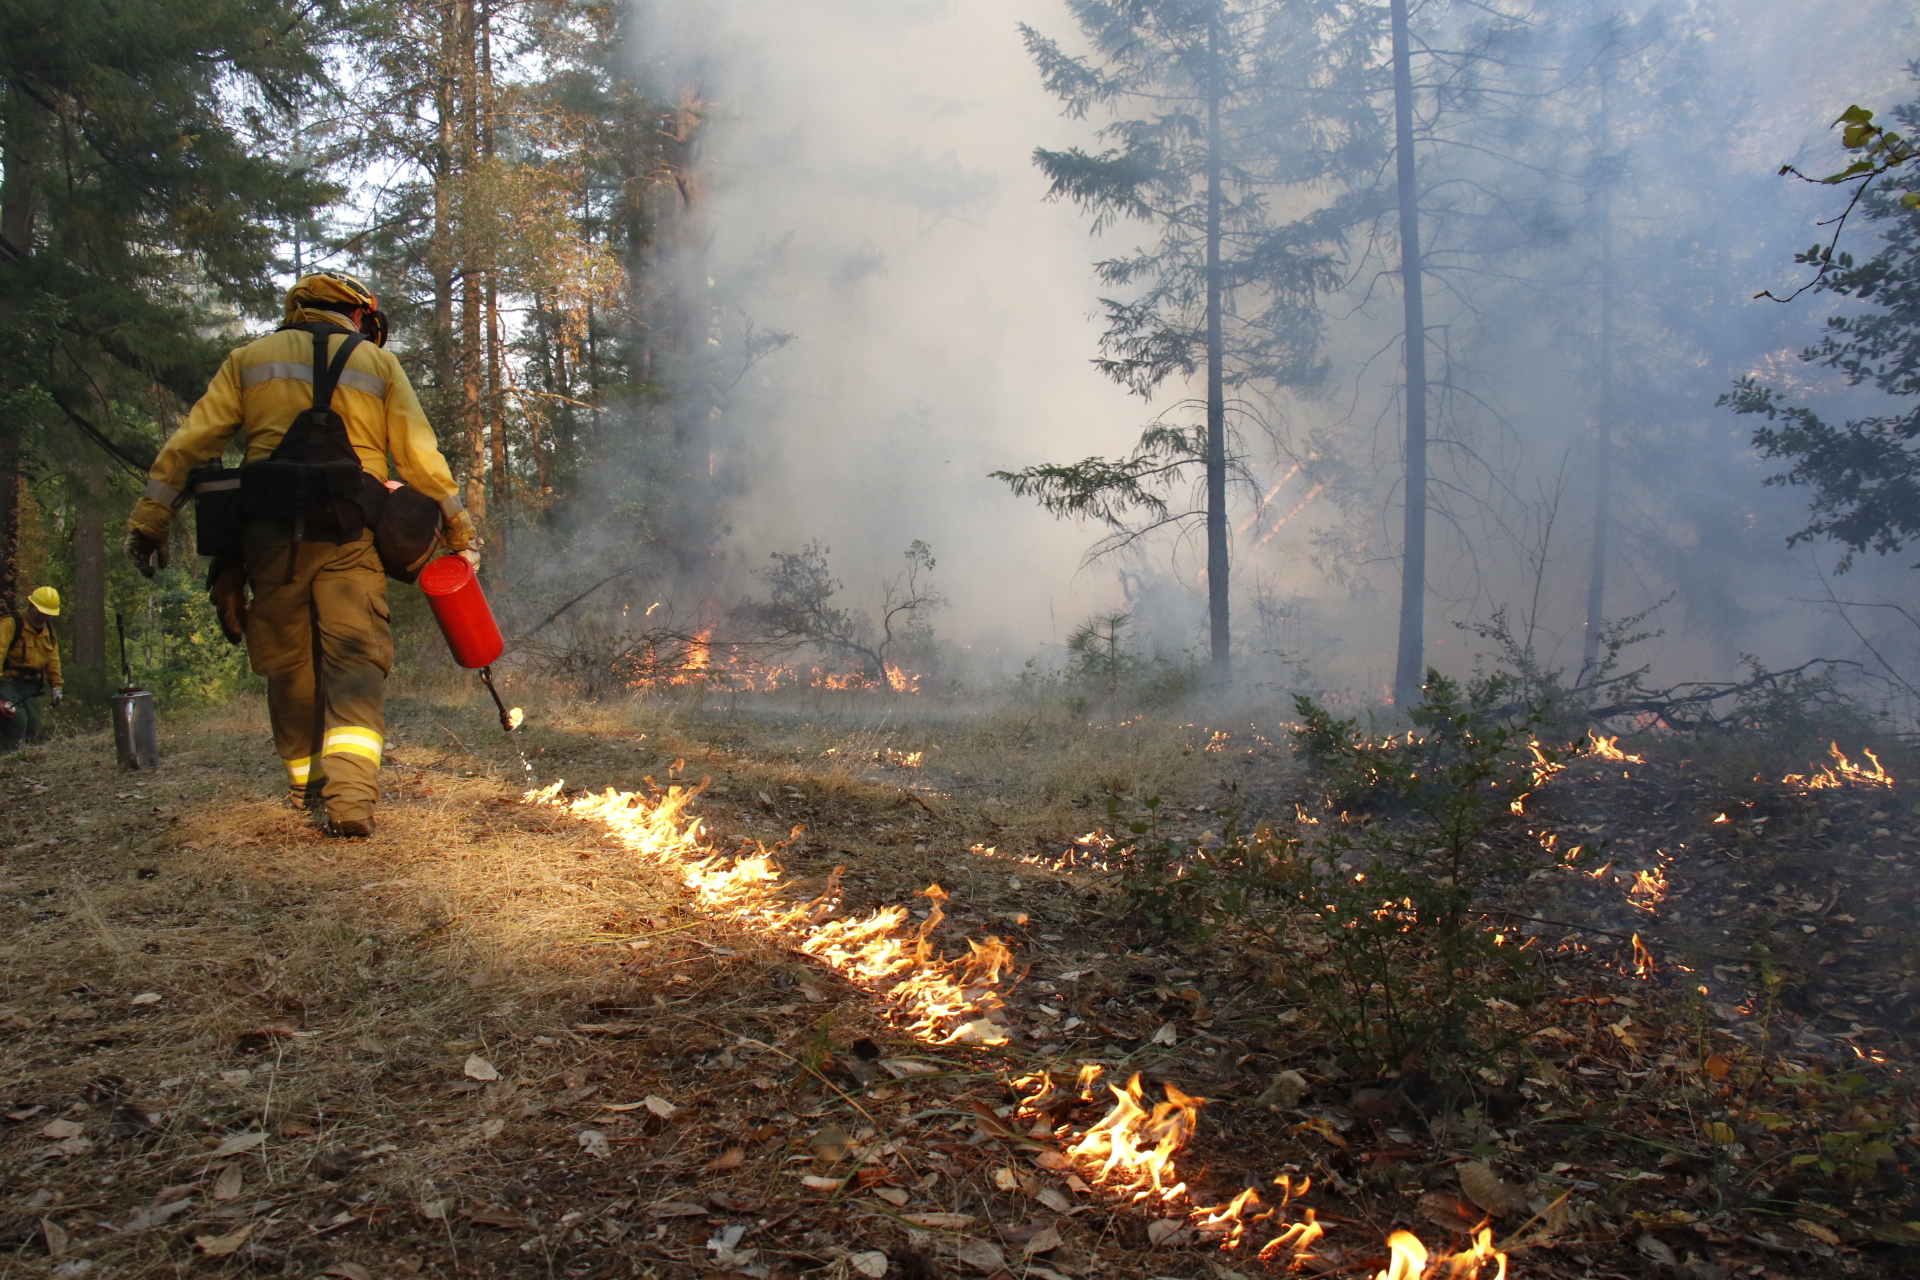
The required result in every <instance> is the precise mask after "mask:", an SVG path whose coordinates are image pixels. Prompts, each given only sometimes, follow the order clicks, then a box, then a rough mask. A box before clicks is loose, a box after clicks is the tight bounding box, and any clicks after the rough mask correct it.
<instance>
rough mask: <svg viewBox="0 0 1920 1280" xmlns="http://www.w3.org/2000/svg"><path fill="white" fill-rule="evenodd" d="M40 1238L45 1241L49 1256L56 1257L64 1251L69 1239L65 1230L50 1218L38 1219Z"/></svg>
mask: <svg viewBox="0 0 1920 1280" xmlns="http://www.w3.org/2000/svg"><path fill="white" fill-rule="evenodd" d="M40 1238H41V1239H43V1240H45V1241H46V1242H47V1256H48V1257H49V1258H58V1257H60V1256H61V1255H62V1254H64V1253H66V1251H67V1244H68V1241H69V1237H68V1235H67V1230H66V1228H65V1227H63V1226H61V1225H60V1224H59V1223H57V1222H55V1221H54V1220H53V1219H52V1218H42V1219H40Z"/></svg>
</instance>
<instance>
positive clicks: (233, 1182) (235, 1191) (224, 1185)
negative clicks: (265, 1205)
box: [213, 1164, 247, 1200]
mask: <svg viewBox="0 0 1920 1280" xmlns="http://www.w3.org/2000/svg"><path fill="white" fill-rule="evenodd" d="M246 1181H247V1179H246V1175H245V1174H244V1173H242V1172H241V1171H240V1166H239V1165H237V1164H230V1165H228V1166H227V1167H226V1168H224V1169H222V1170H221V1171H220V1176H219V1177H218V1178H216V1179H214V1182H213V1198H214V1199H215V1200H231V1199H233V1198H234V1197H235V1196H237V1195H239V1194H240V1190H241V1188H242V1187H244V1186H245V1185H246Z"/></svg>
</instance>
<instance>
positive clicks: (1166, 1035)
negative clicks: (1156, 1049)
mask: <svg viewBox="0 0 1920 1280" xmlns="http://www.w3.org/2000/svg"><path fill="white" fill-rule="evenodd" d="M1153 1043H1154V1044H1164V1045H1176V1044H1179V1043H1180V1033H1179V1032H1178V1031H1175V1030H1174V1029H1173V1024H1172V1023H1171V1022H1163V1023H1161V1024H1160V1029H1159V1030H1158V1031H1156V1032H1154V1033H1153Z"/></svg>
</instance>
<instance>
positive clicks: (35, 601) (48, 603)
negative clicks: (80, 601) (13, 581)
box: [27, 587, 60, 618]
mask: <svg viewBox="0 0 1920 1280" xmlns="http://www.w3.org/2000/svg"><path fill="white" fill-rule="evenodd" d="M27 603H29V604H31V605H32V606H33V607H34V608H36V609H38V610H39V611H40V612H42V613H44V614H46V615H47V616H48V617H49V618H57V617H59V616H60V593H59V592H58V591H55V590H54V589H53V588H52V587H40V588H38V589H36V590H35V591H34V593H33V594H32V595H30V596H28V597H27Z"/></svg>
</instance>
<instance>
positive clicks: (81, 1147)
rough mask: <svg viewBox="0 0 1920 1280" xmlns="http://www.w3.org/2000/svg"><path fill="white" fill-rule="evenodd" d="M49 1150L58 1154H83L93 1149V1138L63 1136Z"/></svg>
mask: <svg viewBox="0 0 1920 1280" xmlns="http://www.w3.org/2000/svg"><path fill="white" fill-rule="evenodd" d="M47 1150H49V1151H51V1152H53V1154H55V1155H57V1156H83V1155H85V1154H87V1152H89V1151H91V1150H93V1139H92V1138H63V1139H61V1140H60V1141H59V1142H56V1143H54V1144H53V1145H52V1146H51V1147H48V1148H47Z"/></svg>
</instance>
